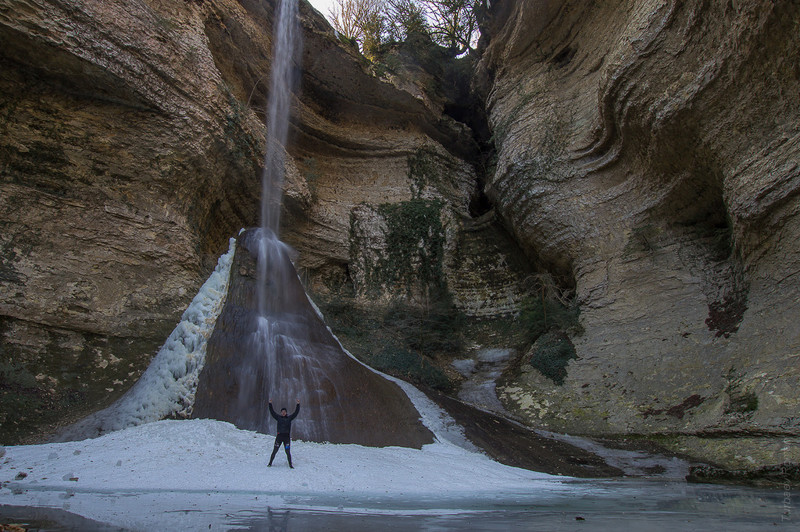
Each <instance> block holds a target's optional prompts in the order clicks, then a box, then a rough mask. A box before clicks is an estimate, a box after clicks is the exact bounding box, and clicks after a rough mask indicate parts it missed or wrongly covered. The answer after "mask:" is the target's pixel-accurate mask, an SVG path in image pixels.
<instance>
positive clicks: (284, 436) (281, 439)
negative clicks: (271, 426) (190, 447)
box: [269, 432, 292, 467]
mask: <svg viewBox="0 0 800 532" xmlns="http://www.w3.org/2000/svg"><path fill="white" fill-rule="evenodd" d="M281 443H282V444H283V448H284V450H285V451H286V458H287V459H288V460H289V467H292V453H290V452H289V447H290V446H291V443H292V441H291V439H290V438H289V433H288V432H284V433H280V434H278V435H277V436H276V437H275V447H273V448H272V456H270V457H269V465H272V461H273V460H274V459H275V454H277V452H278V449H280V446H281Z"/></svg>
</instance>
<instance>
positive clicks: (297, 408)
mask: <svg viewBox="0 0 800 532" xmlns="http://www.w3.org/2000/svg"><path fill="white" fill-rule="evenodd" d="M299 413H300V399H298V400H297V406H296V407H294V412H292V415H291V416H289V419H294V418H296V417H297V414H299Z"/></svg>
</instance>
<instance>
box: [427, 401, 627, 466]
mask: <svg viewBox="0 0 800 532" xmlns="http://www.w3.org/2000/svg"><path fill="white" fill-rule="evenodd" d="M426 393H428V395H429V397H431V399H433V400H434V401H436V403H437V404H438V405H439V406H441V407H442V408H443V409H444V410H445V411H446V412H447V413H448V414H450V416H452V417H453V419H455V421H456V423H458V424H460V425H462V426H463V427H464V435H465V436H466V437H467V439H468V440H469V441H470V442H472V443H473V444H474V445H475V446H477V447H478V448H480V449H481V450H483V452H485V453H486V454H487V455H489V456H491V457H492V458H493V459H495V460H497V461H498V462H500V463H502V464H505V465H510V466H514V467H522V468H525V469H531V470H533V471H542V472H544V473H550V474H553V475H568V476H574V477H581V478H593V477H594V478H599V477H617V476H622V475H623V472H622V470H621V469H618V468H616V467H613V466H610V465H608V464H607V463H606V462H605V460H603V458H601V457H600V456H598V455H597V454H594V453H592V452H589V451H585V450H583V449H581V448H579V447H576V446H574V445H571V444H569V443H566V442H562V441H558V440H556V439H554V438H547V437H544V436H541V435H539V434H536V433H535V432H533V431H532V430H530V429H528V428H525V427H523V426H522V425H519V424H517V423H514V422H511V421H509V420H508V419H506V418H504V417H502V416H498V415H496V414H491V413H489V412H485V411H482V410H479V409H477V408H475V407H473V406H470V405H468V404H465V403H463V402H461V401H458V400H456V399H453V398H451V397H448V396H446V395H444V394H441V393H438V392H435V391H433V390H427V391H426Z"/></svg>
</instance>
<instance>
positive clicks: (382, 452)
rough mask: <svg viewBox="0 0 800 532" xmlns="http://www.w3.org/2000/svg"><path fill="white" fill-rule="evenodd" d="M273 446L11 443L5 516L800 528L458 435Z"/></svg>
mask: <svg viewBox="0 0 800 532" xmlns="http://www.w3.org/2000/svg"><path fill="white" fill-rule="evenodd" d="M272 443H273V437H272V436H268V435H264V434H258V433H255V432H249V431H242V430H238V429H236V428H235V427H234V426H232V425H230V424H228V423H224V422H220V421H212V420H199V419H198V420H186V421H158V422H154V423H148V424H145V425H141V426H138V427H133V428H128V429H125V430H122V431H118V432H113V433H110V434H107V435H105V436H102V437H100V438H96V439H92V440H85V441H77V442H67V443H52V444H45V445H32V446H18V447H6V448H5V449H4V451H5V455H4V456H2V457H1V458H0V464H1V465H0V524H2V523H3V522H8V520H9V517H8V516H12V517H13V516H15V515H16V516H20V515H22V516H25V517H27V518H31V516H35V515H37V514H36V512H37V511H39V510H36V508H46V509H50V510H48V511H49V512H50V513H49V514H47V515H46V517H47V518H48V519H54V517H53V515H54V513H56V515H57V516H58V520H60V522H62V524H63V523H70V522H72V523H74V519H75V518H74V517H71V516H74V515H78V516H82V517H85V518H88V519H91V520H93V521H94V523H90V525H91V526H88V525H87V523H86V522H81V523H80V524H79V525H69V524H67V525H65V526H64V527H63V528H55V529H56V530H71V529H76V530H87V529H88V530H111V529H113V530H119V529H124V530H148V531H151V530H171V531H181V530H267V529H268V530H273V529H275V530H308V529H325V530H341V529H348V530H376V529H383V530H417V529H429V530H506V529H512V528H513V529H521V530H578V529H580V530H593V531H596V530H614V531H616V530H619V529H620V528H621V527H622V528H628V529H632V530H645V529H646V530H763V529H766V528H769V529H776V528H780V529H791V525H793V524H796V523H793V522H792V521H791V520H785V519H783V517H784V515H783V513H782V512H783V511H785V510H784V507H783V497H784V494H783V493H782V492H767V491H763V490H746V489H742V488H732V487H724V486H702V485H690V484H686V483H683V482H649V483H647V482H642V481H619V480H617V481H607V480H588V481H587V480H576V479H570V478H565V477H554V476H550V475H546V474H543V473H536V472H532V471H527V470H523V469H517V468H513V467H507V466H503V465H501V464H498V463H497V462H494V461H492V460H490V459H489V458H488V457H486V456H484V455H483V454H480V453H477V452H473V451H469V450H466V449H463V448H462V447H459V446H457V445H455V444H452V443H449V442H446V441H437V442H436V443H433V444H430V445H426V446H424V447H423V448H422V449H421V450H416V449H407V448H400V447H386V448H369V447H362V446H358V445H340V444H326V443H307V442H301V441H295V442H293V444H292V456H293V461H294V465H295V469H289V467H288V464H287V463H286V458H285V456H284V455H283V450H282V449H281V450H280V451H279V452H280V454H279V455H278V456H277V457H276V459H275V463H274V464H273V466H272V467H270V468H267V461H268V460H269V453H270V452H271V450H272ZM19 507H22V508H19ZM4 516H6V517H5V520H4ZM789 517H792V516H791V514H790V515H789ZM70 519H72V520H73V521H70ZM15 520H16V522H20V521H21V520H22V521H24V519H20V518H19V517H17V519H15ZM28 522H30V520H28ZM111 527H113V528H111ZM49 529H50V530H53V529H54V528H49Z"/></svg>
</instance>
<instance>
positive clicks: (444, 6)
mask: <svg viewBox="0 0 800 532" xmlns="http://www.w3.org/2000/svg"><path fill="white" fill-rule="evenodd" d="M422 2H423V3H424V5H425V10H426V16H427V18H428V25H429V27H430V34H431V38H432V39H433V40H434V41H435V42H437V43H438V44H440V45H442V46H444V47H445V48H448V49H449V50H451V51H452V52H453V53H454V54H455V55H461V54H462V53H464V52H466V51H467V50H471V49H472V46H473V39H474V37H475V36H476V34H477V31H478V23H477V20H476V17H475V6H476V4H477V3H478V2H476V1H475V0H422Z"/></svg>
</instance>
